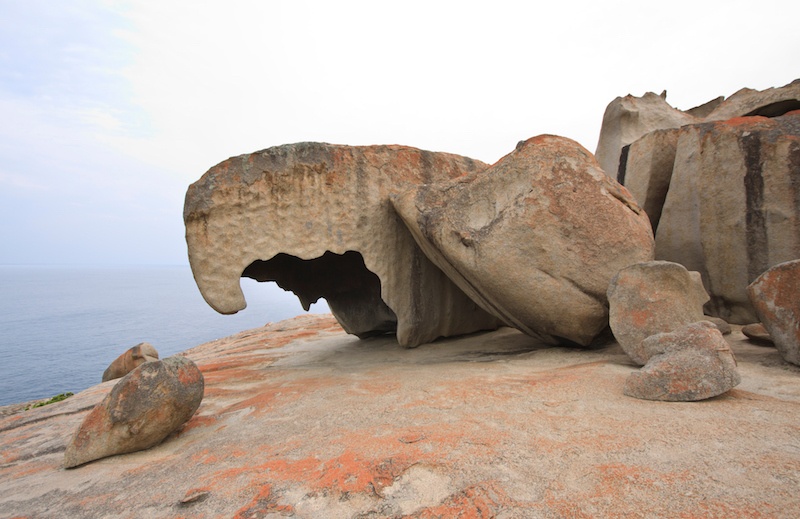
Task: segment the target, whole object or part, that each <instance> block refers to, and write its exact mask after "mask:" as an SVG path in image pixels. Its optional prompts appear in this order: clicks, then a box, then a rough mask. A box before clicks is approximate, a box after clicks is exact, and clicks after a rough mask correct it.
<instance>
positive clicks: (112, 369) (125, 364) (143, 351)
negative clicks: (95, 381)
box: [103, 342, 158, 382]
mask: <svg viewBox="0 0 800 519" xmlns="http://www.w3.org/2000/svg"><path fill="white" fill-rule="evenodd" d="M156 360H158V352H157V351H156V349H155V348H154V347H153V345H152V344H150V343H149V342H142V343H139V344H137V345H136V346H134V347H132V348H131V349H129V350H128V351H126V352H125V353H123V354H122V355H120V356H119V357H117V358H116V359H114V361H113V362H112V363H111V364H110V365H109V366H108V368H106V370H105V371H104V372H103V382H108V381H109V380H114V379H117V378H121V377H124V376H125V375H127V374H128V373H130V372H131V371H133V370H134V369H136V368H137V367H139V366H140V365H142V364H144V363H145V362H152V361H156Z"/></svg>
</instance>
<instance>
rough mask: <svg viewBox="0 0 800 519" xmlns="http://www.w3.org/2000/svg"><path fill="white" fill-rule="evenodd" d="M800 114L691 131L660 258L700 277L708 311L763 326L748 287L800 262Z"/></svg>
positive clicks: (659, 243) (684, 140)
mask: <svg viewBox="0 0 800 519" xmlns="http://www.w3.org/2000/svg"><path fill="white" fill-rule="evenodd" d="M798 178H800V112H791V113H789V114H786V115H784V116H780V117H775V118H771V119H770V118H766V117H761V116H753V117H740V118H737V119H730V120H727V121H724V122H714V123H705V124H697V125H692V126H684V127H683V128H681V130H680V135H679V137H678V144H677V152H676V156H675V166H674V169H673V173H672V180H671V182H670V189H669V192H668V194H667V198H666V201H665V203H664V208H663V211H662V213H661V219H660V221H659V225H658V230H657V231H656V258H657V259H660V260H666V261H674V262H677V263H681V264H683V265H684V266H686V268H687V269H689V270H695V271H698V272H700V274H701V276H702V277H703V283H704V285H705V287H706V290H707V291H708V293H709V295H710V296H711V300H710V301H709V303H708V304H707V305H706V313H708V314H709V315H714V316H718V317H721V318H723V319H725V320H726V321H728V322H731V323H736V324H746V323H752V322H754V321H757V320H758V318H757V316H756V314H755V311H754V309H753V307H752V305H751V304H750V300H749V298H748V296H747V285H749V284H750V283H751V282H752V281H754V280H755V279H756V277H758V276H759V275H760V274H761V273H762V272H764V271H765V270H766V269H767V268H769V267H770V266H771V265H775V264H777V263H781V262H784V261H789V260H793V259H795V258H798V257H800V202H799V201H800V185H799V184H798V180H797V179H798Z"/></svg>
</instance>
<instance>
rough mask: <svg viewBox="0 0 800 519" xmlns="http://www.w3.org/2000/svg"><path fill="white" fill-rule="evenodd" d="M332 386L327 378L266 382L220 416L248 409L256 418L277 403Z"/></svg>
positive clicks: (290, 400)
mask: <svg viewBox="0 0 800 519" xmlns="http://www.w3.org/2000/svg"><path fill="white" fill-rule="evenodd" d="M334 385H336V381H335V380H334V379H332V378H328V377H316V378H304V379H299V380H289V381H283V382H280V381H270V382H266V383H264V384H262V385H260V386H259V387H258V388H255V389H253V390H251V391H250V392H253V393H256V394H255V395H254V396H252V397H250V398H247V399H245V400H242V401H241V402H237V403H235V404H232V405H230V406H228V407H225V408H224V409H223V410H222V411H221V413H220V414H224V413H230V412H234V411H240V410H242V409H248V408H249V409H252V411H253V412H254V413H255V414H256V415H257V416H260V415H261V414H263V413H266V412H269V411H270V410H272V409H273V408H274V407H275V405H277V404H278V403H279V404H287V403H291V402H294V401H297V400H298V399H300V398H303V397H304V396H306V395H308V394H311V393H314V392H316V391H319V390H322V389H324V388H328V387H331V386H334Z"/></svg>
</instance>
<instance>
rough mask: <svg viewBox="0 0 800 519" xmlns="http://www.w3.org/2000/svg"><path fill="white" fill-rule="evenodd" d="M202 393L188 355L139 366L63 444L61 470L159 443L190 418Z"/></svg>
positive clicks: (196, 372)
mask: <svg viewBox="0 0 800 519" xmlns="http://www.w3.org/2000/svg"><path fill="white" fill-rule="evenodd" d="M203 389H204V382H203V374H202V373H201V372H200V370H199V369H197V366H196V365H195V364H194V362H192V361H191V360H189V359H188V358H186V357H181V356H173V357H168V358H166V359H164V360H160V361H153V362H145V363H144V364H141V365H140V366H139V367H138V368H136V369H134V370H133V371H131V372H130V373H128V374H127V375H125V376H124V377H123V378H122V379H121V380H120V381H119V382H117V384H116V385H115V386H114V388H113V389H112V390H111V392H110V393H109V394H108V395H107V396H106V398H104V399H103V401H102V402H100V403H99V404H98V405H97V406H95V408H94V409H92V411H91V412H90V413H89V414H88V415H87V416H86V418H85V419H84V421H83V423H82V424H81V425H80V427H79V428H78V430H77V431H76V432H75V434H74V436H73V437H72V440H71V441H70V443H69V444H68V445H67V449H66V452H65V453H64V466H65V467H66V468H72V467H77V466H78V465H83V464H84V463H88V462H90V461H94V460H97V459H100V458H105V457H107V456H113V455H115V454H125V453H129V452H136V451H140V450H144V449H148V448H150V447H153V446H154V445H158V444H159V443H161V442H162V441H163V440H164V439H165V438H166V437H167V436H169V435H170V434H171V433H173V432H174V431H175V430H176V429H178V427H180V426H181V425H183V424H184V423H186V421H187V420H189V419H190V418H191V417H192V415H194V413H195V411H197V408H198V407H199V406H200V402H201V401H202V400H203Z"/></svg>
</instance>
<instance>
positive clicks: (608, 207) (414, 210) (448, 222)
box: [392, 135, 653, 346]
mask: <svg viewBox="0 0 800 519" xmlns="http://www.w3.org/2000/svg"><path fill="white" fill-rule="evenodd" d="M392 202H393V204H394V205H395V207H396V208H397V211H398V212H399V213H400V214H401V215H402V217H403V220H404V221H405V222H406V224H407V225H408V227H409V229H411V231H412V233H413V234H414V238H416V240H417V242H418V243H419V244H420V246H421V247H422V248H423V250H425V252H426V254H427V255H428V257H430V258H431V260H432V261H434V262H435V263H436V264H437V265H438V266H439V267H440V268H441V269H442V270H444V271H445V272H446V273H447V275H448V276H450V278H451V279H452V280H453V281H454V282H456V283H457V284H458V286H460V287H461V288H462V290H464V292H466V293H467V294H469V296H470V297H472V298H473V299H474V300H475V301H477V302H479V303H480V304H481V306H482V307H483V308H484V309H486V310H487V311H488V312H490V313H492V314H493V315H496V316H497V317H499V318H501V319H502V320H503V321H504V322H506V323H507V324H509V325H511V326H514V327H516V328H518V329H519V330H522V331H523V332H525V333H528V334H530V335H532V336H535V337H538V338H541V339H542V340H544V341H546V342H549V343H558V342H563V341H564V339H566V340H568V341H571V342H573V343H577V344H579V345H583V346H586V345H590V344H591V343H592V341H593V340H594V339H595V338H596V337H597V336H598V335H599V334H600V333H601V332H602V331H603V330H604V329H605V328H606V327H607V326H608V300H607V298H606V290H607V289H608V284H609V282H610V281H611V278H612V277H613V276H614V275H615V274H616V273H617V272H619V270H620V269H622V268H624V267H626V266H628V265H631V264H634V263H639V262H642V261H649V260H651V259H652V258H653V234H652V231H651V229H650V222H649V220H648V219H647V216H646V215H645V214H644V212H643V211H642V210H641V208H640V207H639V206H638V205H637V204H636V202H635V201H634V199H633V197H632V196H631V195H630V194H629V193H628V192H627V191H626V190H625V188H624V187H622V186H620V185H619V184H618V183H617V182H615V181H614V180H612V179H610V178H608V177H607V176H606V175H605V174H604V173H603V171H602V170H601V169H600V168H599V166H598V164H597V162H596V161H595V159H594V157H593V156H592V154H591V153H589V152H588V151H586V150H585V149H584V148H583V147H581V146H580V145H579V144H578V143H576V142H575V141H572V140H570V139H566V138H564V137H556V136H552V135H542V136H539V137H534V138H532V139H529V140H528V141H525V142H521V143H520V144H519V145H518V146H517V149H516V150H515V151H513V152H512V153H510V154H508V155H506V156H505V157H503V158H502V159H501V160H500V161H498V162H497V163H496V164H494V165H493V166H492V167H491V168H489V169H487V170H486V171H477V172H475V173H472V174H469V175H467V176H465V177H462V178H458V179H456V180H452V181H447V182H442V183H439V184H432V185H424V186H419V187H416V188H412V189H411V190H409V191H408V192H407V193H404V194H403V195H400V196H398V197H394V198H393V199H392Z"/></svg>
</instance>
